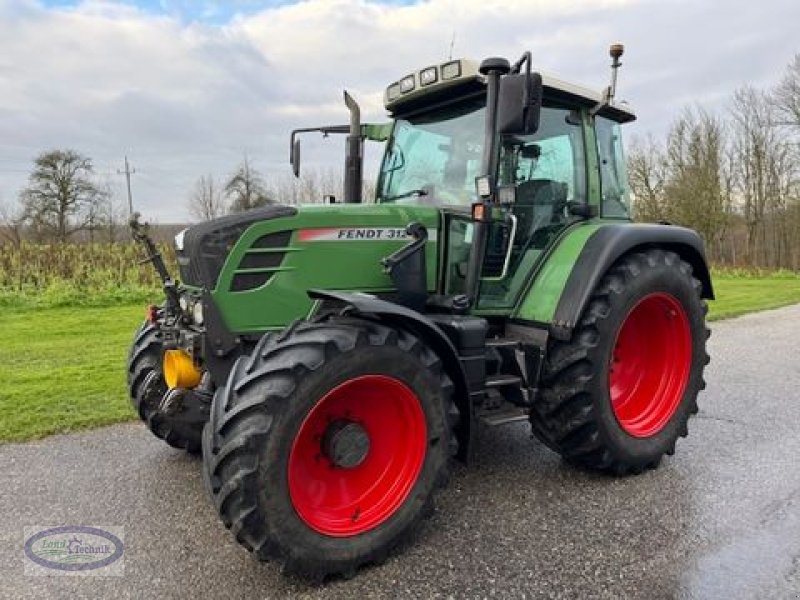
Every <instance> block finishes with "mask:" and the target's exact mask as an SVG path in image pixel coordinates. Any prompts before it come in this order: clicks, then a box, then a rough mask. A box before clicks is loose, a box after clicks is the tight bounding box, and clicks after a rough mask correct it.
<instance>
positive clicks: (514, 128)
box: [497, 73, 542, 135]
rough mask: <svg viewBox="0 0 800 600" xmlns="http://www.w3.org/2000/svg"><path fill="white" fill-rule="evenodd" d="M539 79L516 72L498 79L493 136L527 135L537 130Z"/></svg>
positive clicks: (540, 103)
mask: <svg viewBox="0 0 800 600" xmlns="http://www.w3.org/2000/svg"><path fill="white" fill-rule="evenodd" d="M541 109H542V76H541V75H540V74H539V73H516V74H513V75H506V76H505V77H503V78H502V79H501V80H500V89H499V90H498V98H497V133H499V134H505V135H531V134H532V133H536V130H537V129H539V115H540V113H541Z"/></svg>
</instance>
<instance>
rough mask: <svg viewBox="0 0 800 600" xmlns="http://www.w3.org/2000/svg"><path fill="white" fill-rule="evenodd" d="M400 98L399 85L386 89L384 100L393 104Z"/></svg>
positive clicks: (394, 84) (395, 84)
mask: <svg viewBox="0 0 800 600" xmlns="http://www.w3.org/2000/svg"><path fill="white" fill-rule="evenodd" d="M399 97H400V84H399V83H393V84H392V85H390V86H389V87H388V88H387V89H386V99H387V100H388V101H389V102H394V101H395V100H397V99H398V98H399Z"/></svg>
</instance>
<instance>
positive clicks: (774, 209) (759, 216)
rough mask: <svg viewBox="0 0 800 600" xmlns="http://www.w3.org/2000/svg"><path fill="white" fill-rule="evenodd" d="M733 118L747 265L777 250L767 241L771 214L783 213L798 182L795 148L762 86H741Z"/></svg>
mask: <svg viewBox="0 0 800 600" xmlns="http://www.w3.org/2000/svg"><path fill="white" fill-rule="evenodd" d="M731 117H732V120H733V131H734V152H735V161H736V173H737V177H736V186H737V192H738V194H739V196H740V197H741V201H742V209H743V213H744V218H745V222H746V226H747V243H746V258H747V261H748V264H751V265H762V266H767V265H768V264H769V263H771V262H774V254H775V251H776V249H775V248H774V247H773V248H769V249H768V248H767V244H766V241H767V239H766V238H767V235H768V220H770V219H768V217H771V215H772V216H774V215H775V214H777V213H781V212H785V209H786V207H787V202H788V201H789V196H790V195H791V194H792V189H793V187H794V186H795V183H796V175H797V167H796V163H795V161H794V160H793V147H792V144H791V142H790V141H789V140H788V139H787V137H786V136H785V135H784V134H782V132H781V130H780V128H779V127H778V118H777V115H776V109H775V105H774V104H773V103H771V102H770V98H769V96H768V95H767V94H766V93H764V92H763V91H761V90H757V89H755V88H752V87H744V88H741V89H739V90H737V91H736V92H735V93H734V96H733V102H732V105H731ZM778 252H780V250H778ZM770 255H773V256H772V257H771V256H770ZM779 262H780V261H779Z"/></svg>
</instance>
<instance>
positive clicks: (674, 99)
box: [0, 0, 800, 222]
mask: <svg viewBox="0 0 800 600" xmlns="http://www.w3.org/2000/svg"><path fill="white" fill-rule="evenodd" d="M798 24H800V1H799V0H746V1H743V0H716V1H710V0H558V1H556V0H426V1H419V2H415V1H402V0H392V1H389V0H384V1H379V0H307V1H304V2H292V1H289V0H285V1H264V0H261V1H256V0H239V1H232V2H213V1H190V0H130V1H126V2H99V1H89V2H75V1H69V0H50V1H34V0H16V1H14V0H0V200H5V201H8V200H10V199H13V198H15V197H16V195H17V193H18V191H19V189H20V188H21V187H23V186H24V185H25V182H26V178H27V173H28V172H29V170H30V165H31V161H32V159H33V158H34V157H35V156H36V155H37V154H38V153H39V152H41V151H42V150H45V149H49V148H67V147H69V148H74V149H76V150H78V151H80V152H82V153H84V154H87V155H89V156H90V157H92V158H93V159H94V162H95V165H96V167H97V172H98V175H99V176H100V177H101V178H102V179H103V180H107V181H108V182H109V184H110V185H111V186H112V190H113V191H114V193H115V195H117V196H118V197H119V199H120V200H122V199H123V198H124V178H123V177H121V176H120V175H118V174H117V170H118V169H120V168H122V166H123V162H122V161H123V156H124V155H125V154H127V155H128V156H129V157H130V159H131V162H132V164H133V166H134V167H135V168H136V170H137V172H136V174H135V175H134V176H133V190H134V201H135V204H136V206H137V209H139V210H141V211H142V212H143V213H144V214H146V215H147V216H148V217H150V218H156V219H157V220H159V221H161V222H167V221H182V220H185V219H186V208H185V206H186V200H187V197H188V195H189V193H190V190H191V188H192V186H193V184H194V182H195V181H196V179H197V178H198V177H199V176H200V175H202V174H206V173H210V174H213V175H214V176H217V177H223V176H224V175H226V174H227V173H229V172H230V171H231V170H232V169H233V168H234V167H235V166H236V164H237V163H238V162H239V161H240V160H241V158H242V156H243V155H244V154H245V153H246V154H247V155H248V156H249V157H250V158H251V160H252V162H253V164H254V166H255V167H256V168H258V169H259V170H260V171H262V172H263V173H264V174H265V175H267V176H273V177H274V176H277V175H281V176H284V175H285V174H286V173H288V171H289V166H288V164H287V154H288V135H289V131H290V130H291V129H292V128H294V127H302V126H311V125H320V124H330V123H340V122H342V123H343V122H346V120H347V114H346V112H345V109H344V107H343V105H342V102H341V93H342V89H343V88H345V87H346V88H347V89H348V90H349V91H350V92H351V93H352V94H353V95H354V96H355V97H356V98H357V99H358V100H359V101H360V102H361V104H362V107H363V109H364V112H365V115H364V116H365V118H366V119H379V118H380V117H381V116H382V114H383V111H382V105H381V97H382V92H383V89H384V87H385V86H386V85H387V84H388V83H390V82H391V81H394V80H396V79H398V78H399V77H400V76H402V75H403V74H405V73H407V72H408V71H410V70H412V69H414V68H420V67H423V66H426V65H428V64H431V63H435V62H437V61H440V60H444V59H446V58H447V55H448V52H449V46H450V42H451V39H452V38H453V36H455V50H454V55H455V56H468V57H474V58H477V59H480V58H484V57H486V56H489V55H501V56H507V57H509V58H516V57H517V56H518V55H519V54H521V52H522V51H523V50H526V49H529V50H531V51H532V52H533V57H534V65H535V67H536V68H538V69H541V70H543V71H547V72H551V73H555V74H558V75H559V76H561V77H562V78H564V79H567V80H572V81H575V82H578V83H583V84H586V85H589V86H591V87H595V88H598V89H599V88H601V87H602V86H603V85H605V84H606V82H607V79H608V62H609V59H608V55H607V49H608V44H609V43H610V42H614V41H621V42H624V43H625V46H626V55H625V57H624V58H623V63H624V66H623V68H622V71H621V73H620V84H619V86H620V88H619V89H620V91H619V96H620V97H621V98H624V99H626V100H628V101H629V102H630V103H631V104H632V105H633V106H634V107H635V108H636V110H637V114H638V121H637V122H636V123H634V124H632V125H631V126H629V128H628V134H629V135H631V134H643V133H645V132H648V131H652V132H654V133H656V134H658V135H660V134H662V133H663V132H664V131H665V130H666V128H667V127H668V125H669V122H670V121H671V119H673V118H674V117H675V115H676V114H677V113H678V112H679V111H680V110H681V109H682V107H684V106H686V105H687V104H692V103H699V104H701V105H703V106H705V107H708V108H710V109H712V110H723V109H724V107H725V104H726V102H727V98H728V96H729V94H730V93H731V92H732V91H733V90H734V89H735V88H736V87H738V86H741V85H743V84H748V83H749V84H753V85H756V86H762V87H769V86H771V85H773V84H774V83H775V82H776V81H777V80H778V79H779V78H780V75H781V73H782V71H783V69H784V68H785V66H786V64H787V63H788V62H789V60H790V59H791V58H792V56H793V55H794V54H795V53H797V52H800V38H799V37H798V33H797V31H798ZM326 145H327V149H321V148H318V147H317V146H318V143H316V144H314V143H312V144H307V145H306V147H304V164H307V165H313V164H314V163H315V162H318V161H324V160H325V157H328V156H330V155H331V154H332V153H333V151H335V153H336V155H337V156H338V157H341V152H342V151H343V140H342V139H341V138H336V139H331V140H328V141H327V142H326ZM340 164H341V163H340V162H337V163H336V167H337V168H338V167H339V165H340Z"/></svg>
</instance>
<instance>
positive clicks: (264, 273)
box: [231, 231, 292, 292]
mask: <svg viewBox="0 0 800 600" xmlns="http://www.w3.org/2000/svg"><path fill="white" fill-rule="evenodd" d="M291 237H292V232H291V231H278V232H275V233H268V234H267V235H262V236H261V237H260V238H258V239H257V240H256V241H255V242H253V244H252V245H251V246H250V248H249V249H248V250H247V252H246V253H245V255H244V256H243V257H242V259H241V260H240V261H239V266H238V267H237V268H236V272H235V273H234V275H233V281H232V282H231V291H232V292H246V291H248V290H253V289H256V288H259V287H261V286H262V285H264V284H265V283H267V281H269V280H270V279H271V278H272V276H273V275H274V274H275V273H276V272H277V271H279V270H280V267H281V264H282V263H283V259H284V258H285V257H286V252H288V251H289V247H288V246H289V240H290V239H291Z"/></svg>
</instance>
